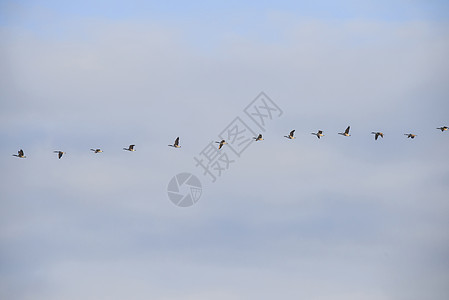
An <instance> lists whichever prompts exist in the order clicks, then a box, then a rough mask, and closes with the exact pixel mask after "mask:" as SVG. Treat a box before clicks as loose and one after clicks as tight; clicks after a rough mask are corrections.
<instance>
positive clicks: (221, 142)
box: [215, 140, 227, 149]
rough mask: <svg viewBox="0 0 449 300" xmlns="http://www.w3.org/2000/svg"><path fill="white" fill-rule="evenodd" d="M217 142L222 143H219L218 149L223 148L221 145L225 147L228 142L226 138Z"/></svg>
mask: <svg viewBox="0 0 449 300" xmlns="http://www.w3.org/2000/svg"><path fill="white" fill-rule="evenodd" d="M215 143H217V144H220V145H218V149H221V147H223V145H226V144H227V143H226V141H225V140H221V141H220V142H215Z"/></svg>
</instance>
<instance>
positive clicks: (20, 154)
mask: <svg viewBox="0 0 449 300" xmlns="http://www.w3.org/2000/svg"><path fill="white" fill-rule="evenodd" d="M12 156H16V157H19V158H27V157H26V156H25V155H24V154H23V150H22V149H20V150H19V151H17V154H13V155H12Z"/></svg>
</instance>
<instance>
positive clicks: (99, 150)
mask: <svg viewBox="0 0 449 300" xmlns="http://www.w3.org/2000/svg"><path fill="white" fill-rule="evenodd" d="M90 151H93V152H94V153H101V152H103V150H101V149H90Z"/></svg>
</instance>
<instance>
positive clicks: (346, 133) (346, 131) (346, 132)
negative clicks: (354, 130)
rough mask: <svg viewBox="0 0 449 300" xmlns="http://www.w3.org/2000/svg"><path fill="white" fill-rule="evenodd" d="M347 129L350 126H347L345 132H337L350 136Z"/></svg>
mask: <svg viewBox="0 0 449 300" xmlns="http://www.w3.org/2000/svg"><path fill="white" fill-rule="evenodd" d="M349 129H351V126H348V128H346V130H345V132H339V133H338V134H341V135H344V136H351V135H350V134H349Z"/></svg>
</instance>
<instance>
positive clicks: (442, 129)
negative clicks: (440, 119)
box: [437, 126, 449, 132]
mask: <svg viewBox="0 0 449 300" xmlns="http://www.w3.org/2000/svg"><path fill="white" fill-rule="evenodd" d="M437 129H439V130H441V132H443V131H446V130H448V129H449V127H447V126H443V127H439V128H437Z"/></svg>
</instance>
